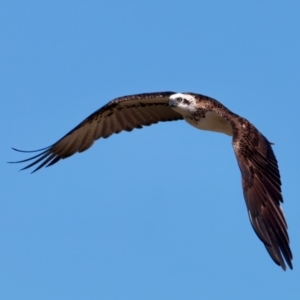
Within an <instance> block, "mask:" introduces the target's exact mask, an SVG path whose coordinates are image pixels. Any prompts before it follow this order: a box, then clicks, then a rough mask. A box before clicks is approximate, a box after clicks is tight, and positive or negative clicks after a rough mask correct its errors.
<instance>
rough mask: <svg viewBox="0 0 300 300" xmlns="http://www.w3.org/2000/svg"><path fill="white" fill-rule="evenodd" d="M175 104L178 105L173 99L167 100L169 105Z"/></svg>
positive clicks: (173, 105)
mask: <svg viewBox="0 0 300 300" xmlns="http://www.w3.org/2000/svg"><path fill="white" fill-rule="evenodd" d="M177 105H178V103H177V101H176V100H175V99H170V100H169V106H170V107H175V106H177Z"/></svg>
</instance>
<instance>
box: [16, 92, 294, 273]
mask: <svg viewBox="0 0 300 300" xmlns="http://www.w3.org/2000/svg"><path fill="white" fill-rule="evenodd" d="M182 119H184V120H186V121H187V122H188V123H189V124H191V125H192V126H194V127H196V128H198V129H202V130H210V131H216V132H221V133H225V134H227V135H230V136H232V137H233V139H232V144H233V148H234V152H235V155H236V158H237V161H238V165H239V168H240V170H241V175H242V186H243V192H244V198H245V201H246V206H247V210H248V214H249V218H250V222H251V224H252V227H253V229H254V231H255V232H256V234H257V236H258V237H259V238H260V240H261V241H262V242H263V243H264V245H265V247H266V249H267V251H268V253H269V254H270V256H271V258H272V259H273V260H274V262H275V263H276V264H277V265H280V266H281V267H282V268H283V269H284V270H285V269H286V265H285V262H286V263H287V264H288V266H289V267H290V268H291V269H292V268H293V267H292V262H291V261H292V252H291V250H290V247H289V237H288V233H287V223H286V221H285V217H284V214H283V211H282V209H281V207H280V203H281V202H283V198H282V193H281V180H280V174H279V170H278V165H277V160H276V158H275V155H274V153H273V150H272V147H271V143H270V142H269V141H268V140H267V138H265V137H264V136H263V135H262V134H261V133H260V132H259V131H258V130H257V129H256V128H255V127H254V126H253V125H252V124H251V123H250V122H249V121H248V120H246V119H244V118H242V117H240V116H238V115H236V114H234V113H233V112H231V111H230V110H229V109H227V108H226V107H225V106H224V105H222V104H221V103H220V102H218V101H217V100H214V99H212V98H210V97H207V96H203V95H199V94H194V93H183V94H179V93H178V94H175V93H173V92H161V93H147V94H138V95H131V96H125V97H120V98H117V99H115V100H112V101H110V102H109V103H108V104H106V105H105V106H103V107H102V108H100V109H99V110H97V111H95V112H94V113H93V114H91V115H90V116H89V117H88V118H86V119H85V120H84V121H83V122H81V123H80V124H79V125H78V126H76V127H75V128H74V129H73V130H71V131H70V132H69V133H67V134H66V135H65V136H64V137H62V138H61V139H60V140H59V141H57V142H56V143H54V144H53V145H51V146H50V147H47V148H44V149H40V150H37V151H38V152H40V153H39V154H37V155H35V156H33V157H31V158H29V159H25V160H22V161H18V162H17V163H20V162H27V161H31V160H33V162H32V163H30V164H29V165H27V166H25V167H24V168H23V169H22V170H24V169H27V168H30V167H33V166H35V165H37V167H36V168H35V169H34V170H33V172H35V171H37V170H39V169H40V168H42V167H43V166H51V165H53V164H55V163H56V162H58V161H59V160H60V159H64V158H67V157H69V156H71V155H73V154H75V153H76V152H83V151H85V150H87V149H88V148H89V147H91V146H92V144H93V142H94V141H95V140H97V139H99V138H101V137H102V138H107V137H109V136H110V135H112V134H113V133H119V132H121V131H123V130H126V131H131V130H133V129H134V128H142V127H143V126H148V125H152V124H156V123H158V122H161V121H175V120H182ZM15 150H16V151H20V152H36V151H21V150H17V149H15Z"/></svg>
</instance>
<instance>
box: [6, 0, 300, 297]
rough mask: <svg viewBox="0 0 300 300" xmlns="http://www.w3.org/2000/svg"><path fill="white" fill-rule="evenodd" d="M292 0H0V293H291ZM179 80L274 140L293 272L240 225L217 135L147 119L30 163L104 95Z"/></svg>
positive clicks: (295, 243) (295, 238)
mask: <svg viewBox="0 0 300 300" xmlns="http://www.w3.org/2000/svg"><path fill="white" fill-rule="evenodd" d="M299 10H300V4H299V3H298V2H296V1H294V2H292V1H290V2H288V3H287V2H285V3H284V2H283V1H281V2H280V1H273V2H272V4H270V2H269V1H261V2H258V1H252V2H250V1H248V2H247V1H162V0H161V1H126V3H125V1H124V2H121V1H118V2H117V1H114V2H113V1H111V2H109V1H85V2H84V1H39V2H37V1H1V3H0V40H1V47H0V93H1V95H0V97H1V103H2V109H1V111H0V118H1V120H2V126H1V129H0V130H1V137H2V147H1V150H0V151H1V154H0V157H1V160H2V167H1V169H0V178H1V182H2V197H1V201H0V239H1V247H0V282H1V283H0V294H1V295H2V296H1V297H2V299H22V300H24V299H31V300H32V299H253V298H256V299H264V298H265V299H283V298H284V299H299V297H300V285H299V277H300V265H299V256H300V240H299V228H300V218H299V211H300V202H299V199H298V198H299V183H298V179H299V178H300V163H299V159H298V155H299V152H300V143H299V139H298V137H299V130H298V128H299V124H298V123H299V122H298V119H299V110H300V106H299V83H300V71H299V70H300V60H299V53H300V42H299V41H300V39H299V32H300V21H299ZM166 90H174V91H178V92H184V91H193V92H198V93H202V94H206V95H209V96H211V97H214V98H216V99H218V100H219V101H221V102H222V103H223V104H224V105H226V106H227V107H228V108H229V109H231V110H232V111H234V112H236V113H238V114H240V115H242V116H244V117H246V118H248V119H249V120H250V121H251V122H252V123H254V124H255V125H256V126H257V127H258V128H259V129H260V131H261V132H263V133H264V135H266V136H267V137H268V139H269V140H270V141H272V142H274V143H275V146H274V151H275V153H276V156H277V159H278V161H279V166H280V171H281V176H282V182H283V194H284V199H285V203H284V205H283V208H284V211H285V215H286V217H287V221H288V225H289V234H290V239H291V248H292V251H293V254H294V261H293V263H294V270H293V271H290V270H288V271H287V272H283V271H282V270H281V269H280V268H279V267H277V266H276V265H275V264H274V263H273V261H272V260H271V259H270V257H269V256H268V253H267V252H266V251H265V249H264V246H263V245H262V243H261V242H260V241H259V240H258V238H257V237H256V235H255V234H254V232H253V230H252V228H251V226H250V223H249V220H248V216H247V212H246V208H245V203H244V199H243V195H242V188H241V179H240V173H239V169H238V166H237V163H236V159H235V157H234V154H233V150H232V146H231V140H230V138H229V137H227V136H225V135H221V134H216V133H209V132H202V131H199V130H195V129H194V128H192V127H191V126H189V125H187V124H185V123H184V122H172V123H169V124H167V123H162V124H159V125H154V126H151V127H147V128H144V129H142V130H136V131H133V132H131V133H127V132H126V133H121V134H119V135H115V136H112V137H111V138H109V139H107V140H99V141H98V142H97V143H96V144H95V145H94V146H93V147H92V148H91V149H90V150H88V151H87V152H85V153H83V154H80V155H79V154H78V155H74V156H73V157H71V158H69V159H67V160H64V161H61V162H59V163H58V164H57V165H55V166H53V167H51V168H47V169H42V170H41V171H39V172H37V173H35V174H33V175H30V172H28V171H23V172H18V170H19V169H20V167H21V166H19V165H10V164H7V163H6V162H7V161H11V160H20V159H25V158H27V156H26V155H23V154H21V153H16V152H13V151H12V150H11V148H10V147H17V148H20V149H24V150H31V149H39V148H42V147H45V146H48V145H50V144H52V143H54V142H55V141H56V140H57V139H59V138H60V137H61V136H62V135H64V134H65V133H66V132H68V131H69V130H70V129H72V128H73V127H74V126H75V125H77V124H78V123H79V122H80V121H82V120H83V119H84V118H85V117H87V116H88V115H89V114H90V113H92V112H93V111H94V110H96V109H98V108H99V107H101V106H102V105H104V104H106V103H107V102H108V101H110V100H112V99H113V98H115V97H119V96H123V95H127V94H135V93H142V92H155V91H166Z"/></svg>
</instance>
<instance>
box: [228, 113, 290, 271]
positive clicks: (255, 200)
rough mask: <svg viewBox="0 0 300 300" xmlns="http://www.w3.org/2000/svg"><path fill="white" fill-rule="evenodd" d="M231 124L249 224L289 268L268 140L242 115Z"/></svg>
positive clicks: (276, 176)
mask: <svg viewBox="0 0 300 300" xmlns="http://www.w3.org/2000/svg"><path fill="white" fill-rule="evenodd" d="M233 128H234V130H233V132H234V134H233V148H234V151H235V154H236V158H237V161H238V165H239V167H240V170H241V174H242V184H243V192H244V198H245V201H246V205H247V209H248V214H249V218H250V222H251V225H252V227H253V229H254V231H255V232H256V234H257V236H258V237H259V238H260V239H261V241H262V242H263V243H264V244H265V247H266V249H267V251H268V253H269V254H270V256H271V258H272V259H273V260H274V262H275V263H276V264H277V265H280V266H281V267H282V268H283V269H284V270H285V269H286V264H285V263H287V265H288V266H289V267H290V268H291V269H292V268H293V266H292V262H291V261H292V258H293V256H292V252H291V250H290V246H289V236H288V232H287V223H286V221H285V217H284V214H283V211H282V209H281V207H280V202H283V198H282V193H281V179H280V174H279V169H278V164H277V160H276V157H275V155H274V152H273V150H272V147H271V143H270V142H269V141H268V140H267V139H266V138H265V137H264V136H263V135H262V134H261V133H260V132H259V131H258V130H257V129H256V128H255V127H254V126H253V125H252V124H251V123H250V122H248V121H247V120H245V119H242V118H237V119H236V120H235V121H234V126H233Z"/></svg>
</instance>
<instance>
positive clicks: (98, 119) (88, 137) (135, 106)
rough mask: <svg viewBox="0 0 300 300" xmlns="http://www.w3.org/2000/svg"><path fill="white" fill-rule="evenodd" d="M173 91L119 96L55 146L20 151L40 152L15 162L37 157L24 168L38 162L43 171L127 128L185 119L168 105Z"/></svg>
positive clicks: (131, 128) (38, 167)
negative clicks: (99, 140)
mask: <svg viewBox="0 0 300 300" xmlns="http://www.w3.org/2000/svg"><path fill="white" fill-rule="evenodd" d="M172 94H174V93H173V92H161V93H147V94H137V95H131V96H125V97H120V98H116V99H114V100H112V101H110V102H109V103H107V104H106V105H105V106H103V107H102V108H100V109H99V110H97V111H95V112H94V113H93V114H91V115H90V116H89V117H87V118H86V119H85V120H84V121H82V122H81V123H80V124H79V125H78V126H76V127H75V128H74V129H73V130H71V131H70V132H69V133H67V134H66V135H65V136H64V137H62V138H61V139H60V140H59V141H57V142H56V143H54V144H53V145H51V146H49V147H46V148H43V149H40V150H36V151H22V150H17V149H14V148H13V149H14V150H16V151H19V152H40V153H39V154H37V155H35V156H33V157H30V158H28V159H25V160H21V161H16V162H13V163H23V162H27V161H31V160H33V162H32V163H30V164H29V165H27V166H25V167H24V168H23V169H22V170H24V169H28V168H30V167H32V166H34V165H37V164H38V166H37V168H36V169H34V170H33V172H35V171H37V170H39V169H40V168H42V167H43V166H47V167H48V166H51V165H53V164H55V163H56V162H58V161H59V160H60V159H63V158H66V157H69V156H71V155H73V154H74V153H76V152H83V151H85V150H87V149H88V148H90V147H91V146H92V144H93V143H94V141H95V140H97V139H99V138H108V137H109V136H111V135H112V134H113V133H119V132H121V131H123V130H125V131H131V130H133V129H134V128H142V127H143V126H149V125H152V124H155V123H158V122H160V121H175V120H181V119H182V116H181V115H180V114H179V113H177V112H175V111H174V110H173V109H171V108H170V107H169V105H168V102H169V97H170V96H171V95H172Z"/></svg>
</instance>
